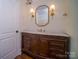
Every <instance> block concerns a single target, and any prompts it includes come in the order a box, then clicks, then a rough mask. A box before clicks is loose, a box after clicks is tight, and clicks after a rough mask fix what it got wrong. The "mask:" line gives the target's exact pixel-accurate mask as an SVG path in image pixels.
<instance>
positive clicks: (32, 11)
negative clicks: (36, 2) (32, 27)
mask: <svg viewBox="0 0 79 59" xmlns="http://www.w3.org/2000/svg"><path fill="white" fill-rule="evenodd" d="M30 13H31V15H32V17H34V16H35V11H34V9H33V8H32V9H30Z"/></svg>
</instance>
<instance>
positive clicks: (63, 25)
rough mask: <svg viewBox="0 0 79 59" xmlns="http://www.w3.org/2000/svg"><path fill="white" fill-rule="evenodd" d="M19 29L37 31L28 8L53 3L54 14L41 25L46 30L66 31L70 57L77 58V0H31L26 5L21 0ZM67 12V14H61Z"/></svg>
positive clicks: (24, 1)
mask: <svg viewBox="0 0 79 59" xmlns="http://www.w3.org/2000/svg"><path fill="white" fill-rule="evenodd" d="M21 3H22V4H21V11H22V12H21V25H20V26H21V31H24V32H27V31H31V32H37V29H38V28H39V27H38V26H37V25H36V24H35V18H32V17H31V14H30V9H31V8H37V7H38V6H40V5H47V6H50V5H51V4H55V6H56V14H55V16H53V17H51V16H50V19H49V20H50V22H49V24H48V25H47V26H45V27H42V28H43V29H45V31H46V32H49V33H50V32H52V33H53V32H56V33H68V34H69V35H70V36H71V52H72V56H73V55H75V56H73V57H71V59H77V0H33V3H32V5H28V6H27V5H26V4H25V3H26V0H22V1H21ZM64 12H67V13H68V16H63V13H64Z"/></svg>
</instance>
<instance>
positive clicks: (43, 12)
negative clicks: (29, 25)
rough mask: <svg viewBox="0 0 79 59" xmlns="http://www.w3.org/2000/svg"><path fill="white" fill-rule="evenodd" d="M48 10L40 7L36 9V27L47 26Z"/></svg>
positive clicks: (46, 7) (43, 6)
mask: <svg viewBox="0 0 79 59" xmlns="http://www.w3.org/2000/svg"><path fill="white" fill-rule="evenodd" d="M48 11H49V9H48V6H46V5H42V6H39V7H38V8H37V9H36V20H35V22H36V24H37V25H38V26H45V25H47V24H48V22H49V20H48V18H49V12H48Z"/></svg>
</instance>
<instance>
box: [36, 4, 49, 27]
mask: <svg viewBox="0 0 79 59" xmlns="http://www.w3.org/2000/svg"><path fill="white" fill-rule="evenodd" d="M42 6H46V7H47V8H48V22H47V23H46V24H44V25H39V24H37V22H36V12H37V10H38V8H39V7H42ZM35 24H36V25H37V26H39V27H43V26H46V25H48V24H49V7H48V6H47V5H41V6H38V7H37V8H36V11H35Z"/></svg>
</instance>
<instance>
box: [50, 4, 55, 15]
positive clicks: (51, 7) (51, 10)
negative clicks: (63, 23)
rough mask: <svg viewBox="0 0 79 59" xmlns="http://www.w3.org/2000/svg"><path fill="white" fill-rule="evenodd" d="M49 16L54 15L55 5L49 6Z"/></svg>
mask: <svg viewBox="0 0 79 59" xmlns="http://www.w3.org/2000/svg"><path fill="white" fill-rule="evenodd" d="M50 14H51V16H54V15H55V5H51V6H50Z"/></svg>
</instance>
